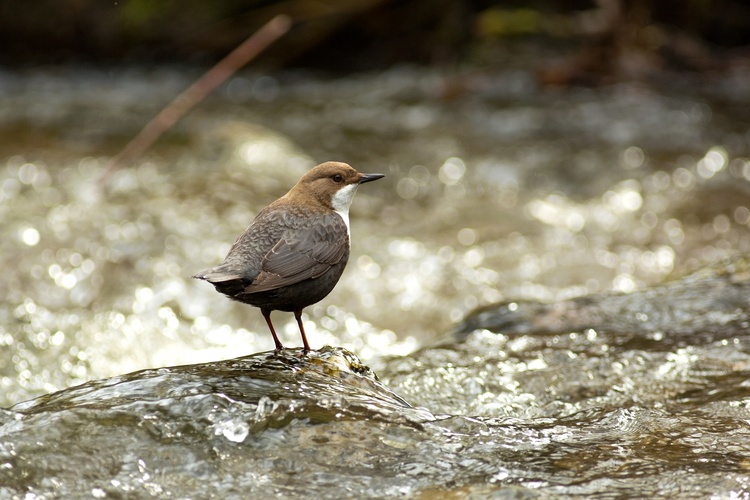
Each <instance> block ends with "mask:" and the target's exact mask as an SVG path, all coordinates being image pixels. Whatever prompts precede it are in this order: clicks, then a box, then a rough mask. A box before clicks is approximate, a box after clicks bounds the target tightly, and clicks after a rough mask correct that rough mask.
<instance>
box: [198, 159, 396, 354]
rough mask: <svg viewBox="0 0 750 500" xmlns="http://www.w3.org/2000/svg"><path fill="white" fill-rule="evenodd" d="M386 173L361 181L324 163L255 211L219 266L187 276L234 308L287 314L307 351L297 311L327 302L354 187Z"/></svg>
mask: <svg viewBox="0 0 750 500" xmlns="http://www.w3.org/2000/svg"><path fill="white" fill-rule="evenodd" d="M382 177H385V174H361V173H359V172H357V171H356V170H354V169H353V168H352V167H351V166H349V165H347V164H346V163H340V162H335V161H329V162H326V163H321V164H320V165H318V166H316V167H314V168H313V169H312V170H310V171H309V172H307V173H306V174H305V175H303V176H302V178H301V179H300V180H299V182H297V184H295V185H294V187H293V188H292V189H290V190H289V192H288V193H287V194H285V195H284V196H282V197H281V198H279V199H278V200H276V201H274V202H273V203H271V204H270V205H268V206H267V207H266V208H264V209H263V210H261V211H260V213H258V215H257V216H256V217H255V220H253V222H252V224H250V227H248V228H247V229H246V230H245V232H244V233H242V234H241V235H240V237H239V238H237V241H235V242H234V245H232V248H231V249H230V250H229V253H228V254H227V256H226V258H225V259H224V262H222V263H221V264H219V265H218V266H216V267H212V268H211V269H207V270H205V271H203V272H200V273H198V274H196V275H195V276H193V278H197V279H201V280H206V281H208V282H209V283H211V284H212V285H214V286H215V287H216V290H218V291H219V292H221V293H223V294H224V295H226V296H228V297H229V298H231V299H234V300H237V301H239V302H244V303H246V304H250V305H252V306H255V307H258V308H260V312H261V313H263V317H264V318H265V320H266V323H268V328H269V329H270V330H271V335H273V341H274V343H275V344H276V349H277V350H280V349H283V348H284V346H283V345H281V342H280V341H279V337H278V336H277V335H276V331H275V330H274V328H273V324H272V323H271V311H288V312H293V313H294V317H295V319H296V320H297V324H298V325H299V331H300V333H301V334H302V343H303V345H304V350H305V351H309V350H310V345H309V344H308V343H307V337H306V336H305V329H304V327H303V326H302V309H303V308H305V307H307V306H309V305H311V304H315V303H316V302H318V301H320V300H322V299H323V298H324V297H325V296H326V295H328V294H329V293H330V292H331V290H333V287H334V286H336V283H338V281H339V278H340V277H341V273H343V272H344V267H345V266H346V262H347V261H348V260H349V206H350V205H351V203H352V199H353V198H354V193H356V192H357V187H358V186H359V185H360V184H364V183H365V182H370V181H374V180H377V179H380V178H382Z"/></svg>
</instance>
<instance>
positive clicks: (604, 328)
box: [456, 260, 750, 342]
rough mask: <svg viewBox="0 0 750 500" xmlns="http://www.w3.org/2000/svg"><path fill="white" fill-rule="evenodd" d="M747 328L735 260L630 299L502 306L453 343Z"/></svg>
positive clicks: (749, 299)
mask: <svg viewBox="0 0 750 500" xmlns="http://www.w3.org/2000/svg"><path fill="white" fill-rule="evenodd" d="M748 326H750V266H748V263H747V261H744V260H740V261H737V262H735V263H733V264H731V265H727V266H722V267H715V268H710V269H704V270H701V271H699V272H697V273H694V274H691V275H689V276H686V277H684V278H682V279H678V280H675V281H672V282H669V283H666V284H664V285H662V286H657V287H653V288H649V289H647V290H643V291H639V292H634V293H629V294H596V295H589V296H585V297H578V298H575V299H571V300H566V301H562V302H556V303H543V302H531V301H527V302H523V301H518V302H504V303H499V304H492V305H489V306H485V307H483V308H480V309H478V310H476V311H474V312H472V313H471V314H470V315H469V316H468V317H467V318H466V319H465V320H464V321H463V322H462V323H461V324H460V325H459V326H458V327H457V328H456V335H457V337H458V338H465V337H466V336H467V335H468V334H469V333H471V332H473V331H475V330H489V331H491V332H495V333H502V334H505V335H511V336H517V335H526V334H541V335H551V334H564V333H569V332H583V331H586V330H594V331H596V332H598V333H603V334H614V335H620V336H630V337H647V338H650V339H654V340H664V341H665V342H670V341H679V342H700V341H704V342H705V341H710V340H714V339H720V338H728V337H732V336H734V335H738V334H741V333H743V332H744V331H746V330H747V328H748Z"/></svg>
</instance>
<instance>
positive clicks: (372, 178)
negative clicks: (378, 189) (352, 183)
mask: <svg viewBox="0 0 750 500" xmlns="http://www.w3.org/2000/svg"><path fill="white" fill-rule="evenodd" d="M383 177H385V174H364V175H363V176H362V178H361V179H360V180H359V183H360V184H364V183H365V182H371V181H376V180H378V179H382V178H383Z"/></svg>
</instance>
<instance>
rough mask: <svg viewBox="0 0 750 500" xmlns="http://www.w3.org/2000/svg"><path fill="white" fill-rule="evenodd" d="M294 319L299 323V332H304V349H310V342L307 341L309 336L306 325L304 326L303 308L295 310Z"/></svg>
mask: <svg viewBox="0 0 750 500" xmlns="http://www.w3.org/2000/svg"><path fill="white" fill-rule="evenodd" d="M294 319H296V320H297V324H298V325H299V332H300V333H301V334H302V344H303V345H304V351H305V352H307V351H309V350H310V344H308V343H307V337H306V336H305V327H303V326H302V309H300V310H298V311H294Z"/></svg>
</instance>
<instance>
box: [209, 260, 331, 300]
mask: <svg viewBox="0 0 750 500" xmlns="http://www.w3.org/2000/svg"><path fill="white" fill-rule="evenodd" d="M344 267H346V260H343V261H342V262H339V263H338V264H336V265H334V266H332V267H331V268H330V269H329V270H328V271H327V272H326V273H325V274H323V275H322V276H319V277H317V278H313V279H307V280H304V281H301V282H299V283H295V284H293V285H288V286H284V287H281V288H277V289H275V290H269V291H265V292H256V293H245V292H244V288H245V286H246V285H241V284H240V283H235V284H233V285H232V284H230V283H224V284H223V285H224V287H222V288H223V289H222V288H219V287H218V286H217V287H216V289H217V290H218V291H219V292H221V293H224V294H225V295H227V296H228V297H230V298H232V299H233V300H236V301H238V302H244V303H245V304H250V305H253V306H255V307H259V308H261V309H268V310H272V311H289V312H291V311H295V310H300V309H302V308H304V307H307V306H309V305H311V304H315V303H316V302H320V301H321V300H322V299H323V298H324V297H325V296H326V295H328V294H329V293H331V290H333V288H334V287H335V286H336V283H338V281H339V278H341V274H342V273H343V272H344Z"/></svg>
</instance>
